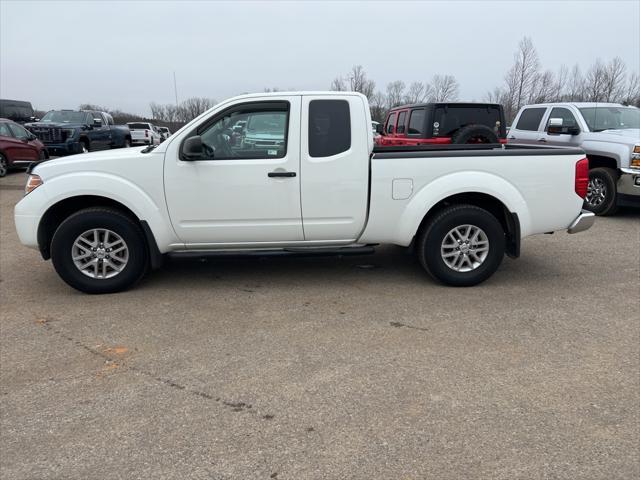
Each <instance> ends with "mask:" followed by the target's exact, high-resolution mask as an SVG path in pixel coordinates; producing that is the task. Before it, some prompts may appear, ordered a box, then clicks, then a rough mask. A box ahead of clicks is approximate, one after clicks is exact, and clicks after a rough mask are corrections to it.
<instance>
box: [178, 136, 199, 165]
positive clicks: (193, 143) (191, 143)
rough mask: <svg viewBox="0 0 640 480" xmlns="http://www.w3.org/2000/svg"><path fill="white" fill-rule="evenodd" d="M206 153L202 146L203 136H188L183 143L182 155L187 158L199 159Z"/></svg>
mask: <svg viewBox="0 0 640 480" xmlns="http://www.w3.org/2000/svg"><path fill="white" fill-rule="evenodd" d="M203 154H204V148H203V146H202V137H201V136H200V135H194V136H193V137H189V138H187V139H186V140H185V141H184V143H183V144H182V156H183V157H184V159H185V160H199V159H201V158H202V156H203Z"/></svg>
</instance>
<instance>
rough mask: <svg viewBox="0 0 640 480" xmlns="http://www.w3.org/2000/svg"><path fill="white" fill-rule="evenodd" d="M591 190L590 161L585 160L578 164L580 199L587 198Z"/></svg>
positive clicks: (577, 186) (577, 180) (577, 188)
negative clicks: (588, 191) (588, 190)
mask: <svg viewBox="0 0 640 480" xmlns="http://www.w3.org/2000/svg"><path fill="white" fill-rule="evenodd" d="M588 188H589V159H588V158H583V159H582V160H578V162H577V163H576V193H577V194H578V196H579V197H580V198H584V197H586V196H587V189H588Z"/></svg>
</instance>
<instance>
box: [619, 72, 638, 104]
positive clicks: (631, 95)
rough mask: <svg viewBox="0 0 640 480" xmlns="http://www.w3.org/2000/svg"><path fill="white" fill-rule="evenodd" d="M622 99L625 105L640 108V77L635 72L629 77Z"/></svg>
mask: <svg viewBox="0 0 640 480" xmlns="http://www.w3.org/2000/svg"><path fill="white" fill-rule="evenodd" d="M621 97H622V98H621V101H622V103H624V104H625V105H635V106H636V107H640V76H639V75H638V72H633V73H632V74H631V75H629V79H628V80H627V85H626V87H625V89H624V92H623V93H622V95H621Z"/></svg>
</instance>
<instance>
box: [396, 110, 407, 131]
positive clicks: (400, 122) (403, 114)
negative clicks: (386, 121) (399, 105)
mask: <svg viewBox="0 0 640 480" xmlns="http://www.w3.org/2000/svg"><path fill="white" fill-rule="evenodd" d="M406 119H407V112H400V115H398V126H397V127H396V133H404V129H405V123H404V122H405V120H406Z"/></svg>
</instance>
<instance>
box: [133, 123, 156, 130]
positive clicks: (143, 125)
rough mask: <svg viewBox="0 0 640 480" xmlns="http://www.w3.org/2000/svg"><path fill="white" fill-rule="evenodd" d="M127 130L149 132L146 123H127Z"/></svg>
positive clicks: (149, 128)
mask: <svg viewBox="0 0 640 480" xmlns="http://www.w3.org/2000/svg"><path fill="white" fill-rule="evenodd" d="M127 125H128V126H129V130H151V127H149V124H148V123H127Z"/></svg>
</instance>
